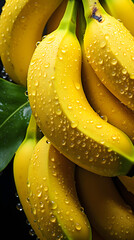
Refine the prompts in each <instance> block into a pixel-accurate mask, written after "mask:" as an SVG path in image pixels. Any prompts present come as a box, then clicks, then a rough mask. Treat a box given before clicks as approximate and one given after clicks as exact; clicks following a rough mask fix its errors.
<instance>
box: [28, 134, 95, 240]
mask: <svg viewBox="0 0 134 240" xmlns="http://www.w3.org/2000/svg"><path fill="white" fill-rule="evenodd" d="M74 170H75V165H74V164H73V163H72V162H71V161H69V160H68V159H66V158H65V157H64V156H63V155H61V154H60V153H59V152H58V151H57V150H56V149H55V148H54V147H53V146H52V145H51V144H50V143H48V141H47V138H46V137H43V138H42V139H41V140H40V141H39V142H38V144H37V145H36V147H35V149H34V153H33V155H32V158H31V161H30V165H29V171H28V186H29V199H30V203H31V208H32V213H33V216H34V219H35V221H36V222H37V224H38V226H39V229H40V231H41V233H42V237H41V240H42V239H44V237H45V238H46V239H51V240H55V239H63V240H64V239H66V240H67V239H70V240H90V239H91V228H90V225H89V222H88V220H87V217H86V215H85V214H84V212H83V208H82V207H81V205H80V203H79V200H78V197H77V193H76V188H75V179H74Z"/></svg>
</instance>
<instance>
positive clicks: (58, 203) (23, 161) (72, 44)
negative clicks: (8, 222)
mask: <svg viewBox="0 0 134 240" xmlns="http://www.w3.org/2000/svg"><path fill="white" fill-rule="evenodd" d="M101 3H102V4H101ZM101 3H100V1H98V0H81V1H78V0H51V1H48V0H38V1H36V0H17V1H15V0H12V1H9V0H7V1H6V3H5V5H4V7H3V10H2V14H1V18H0V56H1V60H2V62H3V65H4V67H5V70H6V72H7V73H8V74H9V76H10V77H11V78H12V79H13V81H14V82H16V83H17V84H21V85H24V86H27V89H28V97H29V102H30V106H31V109H32V116H31V119H30V122H29V126H28V129H27V133H26V137H25V139H24V141H23V143H22V144H21V146H20V147H19V149H18V150H17V152H16V154H15V157H14V179H15V184H16V188H17V192H18V195H19V198H20V201H21V203H22V206H23V209H24V211H25V214H26V216H27V218H28V220H29V222H30V224H31V226H32V228H33V229H34V231H35V233H36V235H37V236H38V237H39V239H41V240H48V239H50V240H62V239H64V240H67V239H68V240H91V239H93V240H133V239H134V213H133V210H134V208H133V201H134V200H133V198H134V196H133V194H134V177H132V176H133V175H134V173H133V169H134V145H133V144H134V128H133V126H134V37H133V35H134V32H133V23H134V19H133V18H134V4H133V2H132V1H131V0H123V1H122V2H121V1H120V0H116V1H115V0H111V1H108V0H103V1H101ZM118 19H120V20H118ZM44 29H45V34H46V32H47V34H46V35H44V36H43V31H44ZM39 131H41V132H42V134H43V136H42V135H40V134H39ZM118 185H119V186H118ZM122 186H123V187H122ZM87 187H88V188H87ZM124 189H125V190H124ZM125 195H126V196H125ZM130 195H131V197H130ZM127 196H128V197H127ZM130 198H131V200H130Z"/></svg>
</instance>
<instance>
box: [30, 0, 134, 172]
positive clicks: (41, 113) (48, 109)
mask: <svg viewBox="0 0 134 240" xmlns="http://www.w3.org/2000/svg"><path fill="white" fill-rule="evenodd" d="M69 4H70V5H68V7H67V10H66V12H65V15H64V17H63V19H62V21H61V24H60V26H59V28H58V29H57V30H56V31H54V32H53V33H51V34H49V35H47V36H46V38H45V39H43V41H42V42H41V43H40V44H39V45H38V47H37V48H36V50H35V52H34V54H33V57H32V60H31V63H30V67H29V71H28V93H29V100H30V105H31V108H32V111H33V114H34V116H35V118H36V121H37V124H38V125H39V126H40V128H41V130H42V131H43V133H44V135H46V136H47V137H48V139H49V140H50V141H51V142H52V144H53V145H54V146H55V147H56V148H57V149H58V150H59V151H60V152H62V153H63V154H64V155H65V156H66V157H68V158H69V159H70V160H72V161H73V162H74V163H76V164H78V165H79V166H82V167H84V168H86V169H88V170H91V171H93V172H95V173H98V174H101V175H107V176H113V175H114V176H115V175H125V174H126V173H128V172H129V170H130V168H131V166H132V165H133V162H134V147H133V144H132V143H131V141H130V139H129V138H128V137H127V136H126V135H125V134H124V133H123V132H121V131H120V130H119V129H117V128H115V127H113V126H112V125H110V124H108V123H107V122H105V121H104V120H103V119H101V118H100V117H99V116H98V115H97V114H96V113H95V111H94V110H93V109H92V108H91V106H90V105H89V103H88V101H87V99H86V97H85V94H84V92H83V88H82V84H81V49H80V44H79V42H78V40H77V38H76V35H75V34H74V32H75V22H76V16H74V15H76V13H74V12H75V11H76V8H75V3H74V1H69Z"/></svg>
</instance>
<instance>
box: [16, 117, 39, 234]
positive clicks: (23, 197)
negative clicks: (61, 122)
mask: <svg viewBox="0 0 134 240" xmlns="http://www.w3.org/2000/svg"><path fill="white" fill-rule="evenodd" d="M36 128H37V127H36V122H35V119H34V117H33V116H32V117H31V120H30V123H29V126H28V129H27V134H26V137H25V139H24V141H23V143H22V144H21V145H20V147H19V149H18V150H17V152H16V154H15V158H14V164H13V172H14V180H15V185H16V188H17V193H18V195H19V199H20V201H21V204H22V206H23V209H24V212H25V214H26V217H27V219H28V221H29V222H30V224H31V226H32V228H33V229H34V231H35V233H36V235H37V236H38V237H39V238H41V236H42V235H41V233H40V231H39V229H38V226H37V223H35V222H34V217H33V214H32V213H31V205H30V203H29V195H28V186H27V178H28V167H29V162H30V159H31V156H32V153H33V150H34V147H35V146H36V144H37V138H36Z"/></svg>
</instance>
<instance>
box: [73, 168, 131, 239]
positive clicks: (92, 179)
mask: <svg viewBox="0 0 134 240" xmlns="http://www.w3.org/2000/svg"><path fill="white" fill-rule="evenodd" d="M76 183H77V185H78V189H79V190H78V191H79V194H80V199H81V201H82V204H83V206H84V209H85V212H86V214H87V216H88V218H89V219H90V222H91V224H92V225H93V227H94V228H95V229H96V230H97V231H98V232H99V234H100V235H101V236H102V237H103V239H104V240H113V239H114V240H120V239H121V240H126V239H127V240H133V239H134V214H133V212H132V210H131V208H130V207H129V206H128V205H127V204H126V203H125V202H124V200H123V199H122V197H121V196H120V194H119V192H118V191H117V189H116V187H115V185H114V183H113V181H112V178H108V177H103V176H99V175H96V174H93V173H91V172H88V171H86V170H84V169H80V168H77V171H76ZM87 186H88V189H90V190H89V191H87Z"/></svg>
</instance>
